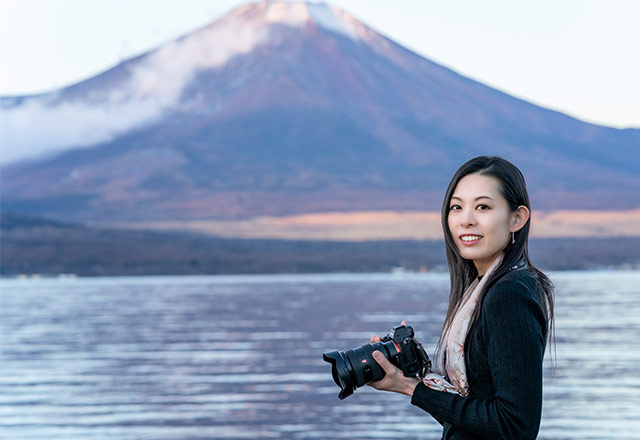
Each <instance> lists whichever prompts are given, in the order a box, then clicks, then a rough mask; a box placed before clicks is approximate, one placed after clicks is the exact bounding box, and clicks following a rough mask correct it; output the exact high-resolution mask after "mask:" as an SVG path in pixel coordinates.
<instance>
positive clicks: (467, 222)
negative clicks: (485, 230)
mask: <svg viewBox="0 0 640 440" xmlns="http://www.w3.org/2000/svg"><path fill="white" fill-rule="evenodd" d="M460 222H461V224H462V226H465V227H469V226H473V225H475V223H476V219H475V217H474V215H473V211H472V210H470V209H465V210H464V211H462V216H461V218H460Z"/></svg>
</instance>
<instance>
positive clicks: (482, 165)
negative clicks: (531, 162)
mask: <svg viewBox="0 0 640 440" xmlns="http://www.w3.org/2000/svg"><path fill="white" fill-rule="evenodd" d="M530 210H531V206H530V203H529V195H528V193H527V185H526V183H525V180H524V176H523V175H522V173H521V172H520V170H519V169H518V168H517V167H516V166H515V165H513V164H512V163H511V162H509V161H507V160H505V159H503V158H501V157H496V156H480V157H476V158H473V159H471V160H469V161H468V162H466V163H465V164H463V165H462V166H461V167H460V168H459V169H458V171H456V173H455V174H454V175H453V177H452V178H451V182H450V183H449V187H448V188H447V192H446V194H445V197H444V201H443V204H442V229H443V231H444V238H445V247H446V251H447V261H448V264H449V275H450V277H451V293H450V296H449V308H448V310H447V317H446V319H445V329H446V328H447V326H449V325H450V323H451V320H452V319H453V316H454V314H455V312H456V310H457V308H458V305H459V304H460V300H461V299H462V297H463V295H464V291H465V290H466V288H467V287H468V286H469V285H470V284H471V282H472V281H473V280H474V279H475V278H476V277H477V276H478V275H484V271H486V269H487V268H488V266H489V265H490V264H491V262H492V261H493V260H494V259H495V258H496V257H497V256H498V255H499V254H500V253H502V254H503V259H502V262H501V263H500V265H499V266H498V267H496V268H495V269H494V271H493V272H492V273H491V275H489V278H488V279H487V281H486V284H485V288H484V292H482V293H481V295H480V298H483V297H484V295H485V293H486V290H488V289H489V288H490V287H491V286H492V285H493V284H495V282H497V280H499V279H500V278H501V277H502V276H504V275H505V274H506V273H508V272H509V271H510V270H511V268H513V267H514V266H521V265H523V263H524V264H526V265H527V266H528V268H529V270H530V271H532V272H533V273H534V274H535V276H536V278H537V279H538V282H539V285H540V300H541V303H542V304H543V305H544V309H545V311H546V315H547V319H548V322H549V324H550V325H552V323H553V303H554V298H553V284H552V283H551V281H550V280H549V278H547V276H546V275H545V274H544V273H542V272H541V271H540V270H538V269H537V268H536V267H535V266H534V265H533V264H532V263H531V260H530V259H529V252H528V241H529V230H530V227H531V217H530ZM512 233H513V235H512ZM512 239H513V242H512ZM480 310H481V307H477V308H476V310H475V311H474V316H473V317H472V321H475V320H476V319H477V317H478V315H479V313H480Z"/></svg>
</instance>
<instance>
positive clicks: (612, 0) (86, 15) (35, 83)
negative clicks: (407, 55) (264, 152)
mask: <svg viewBox="0 0 640 440" xmlns="http://www.w3.org/2000/svg"><path fill="white" fill-rule="evenodd" d="M241 3H242V2H240V1H237V0H182V1H179V2H178V1H176V0H0V96H7V95H22V94H32V93H40V92H45V91H50V90H54V89H57V88H60V87H64V86H68V85H71V84H74V83H76V82H78V81H81V80H83V79H87V78H89V77H91V76H94V75H96V74H98V73H100V72H102V71H104V70H106V69H108V68H110V67H113V66H114V65H115V64H117V63H118V62H120V61H122V60H124V59H127V58H130V57H132V56H135V55H137V54H140V53H142V52H144V51H147V50H150V49H152V48H154V47H158V46H160V45H162V44H164V43H166V42H168V41H171V40H172V39H174V38H176V37H178V36H181V35H183V34H186V33H189V32H191V31H193V30H195V29H197V28H198V27H201V26H204V25H206V24H208V23H210V22H212V21H214V20H215V19H217V18H219V17H221V16H222V15H224V14H225V13H226V12H228V11H229V10H231V9H233V8H234V7H236V6H238V5H240V4H241ZM330 3H332V4H333V5H335V6H338V7H340V8H341V9H344V10H345V11H347V12H349V13H350V14H352V15H353V16H355V17H356V18H358V19H360V20H362V21H364V22H365V23H366V24H367V25H369V26H370V27H372V28H373V29H375V30H376V31H378V32H380V33H382V34H383V35H385V36H387V37H389V38H391V39H392V40H395V41H396V42H398V43H400V44H402V45H404V46H406V47H408V48H409V49H411V50H413V51H415V52H417V53H419V54H420V55H422V56H425V57H427V58H429V59H431V60H433V61H435V62H438V63H440V64H443V65H445V66H447V67H449V68H451V69H453V70H455V71H457V72H458V73H460V74H463V75H465V76H468V77H470V78H473V79H475V80H477V81H480V82H483V83H485V84H487V85H490V86H492V87H495V88H497V89H500V90H502V91H505V92H507V93H510V94H512V95H514V96H517V97H519V98H522V99H525V100H527V101H530V102H533V103H535V104H538V105H541V106H544V107H548V108H551V109H554V110H558V111H561V112H564V113H567V114H569V115H571V116H574V117H577V118H579V119H582V120H585V121H588V122H593V123H597V124H602V125H609V126H614V127H639V128H640V81H639V80H638V78H640V26H639V25H638V22H640V2H639V1H635V0H598V1H595V0H553V1H552V0H539V1H536V2H531V1H524V0H482V1H478V0H450V1H447V2H445V1H441V0H438V1H436V0H422V1H418V0H393V1H392V0H335V1H332V2H330Z"/></svg>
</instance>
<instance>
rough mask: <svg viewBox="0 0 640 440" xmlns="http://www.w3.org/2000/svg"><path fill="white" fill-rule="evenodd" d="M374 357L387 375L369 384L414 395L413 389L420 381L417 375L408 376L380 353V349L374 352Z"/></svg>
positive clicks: (378, 388)
mask: <svg viewBox="0 0 640 440" xmlns="http://www.w3.org/2000/svg"><path fill="white" fill-rule="evenodd" d="M373 359H375V361H376V362H377V363H378V364H379V365H380V366H381V367H382V369H383V370H384V372H385V373H386V374H385V376H384V377H383V378H382V379H380V380H379V381H377V382H371V383H370V384H369V385H370V386H372V387H373V388H375V389H376V390H379V391H393V392H394V393H400V394H406V395H407V396H410V397H411V396H413V391H414V390H415V389H416V386H417V385H418V384H419V383H420V380H419V379H418V378H416V377H407V376H405V375H404V374H403V373H402V370H401V369H400V368H398V367H396V366H395V365H393V364H392V363H391V362H389V361H388V360H387V358H386V357H385V356H384V355H383V354H382V353H380V352H379V351H378V350H376V351H374V352H373Z"/></svg>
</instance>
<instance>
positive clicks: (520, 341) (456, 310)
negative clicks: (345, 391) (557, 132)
mask: <svg viewBox="0 0 640 440" xmlns="http://www.w3.org/2000/svg"><path fill="white" fill-rule="evenodd" d="M530 225H531V222H530V205H529V196H528V194H527V189H526V185H525V181H524V177H523V176H522V173H521V172H520V170H518V168H517V167H515V166H514V165H513V164H511V163H510V162H508V161H506V160H504V159H502V158H499V157H486V156H482V157H476V158H474V159H471V160H470V161H468V162H467V163H465V164H464V165H462V166H461V167H460V169H458V171H457V172H456V173H455V175H454V176H453V178H452V180H451V182H450V183H449V187H448V188H447V192H446V195H445V198H444V203H443V205H442V227H443V230H444V235H445V245H446V250H447V260H448V264H449V272H450V276H451V292H450V297H449V308H448V310H447V315H446V318H445V323H444V327H443V331H442V335H441V337H440V341H439V344H438V347H437V350H436V356H435V361H434V368H433V370H432V372H431V373H430V374H428V375H427V376H426V377H425V378H424V380H422V381H420V380H419V379H417V378H410V377H405V376H404V375H403V374H402V370H399V369H398V368H396V367H395V366H394V365H392V364H391V363H390V362H389V361H387V359H386V358H385V357H384V356H383V355H382V353H380V352H375V353H374V358H375V360H376V361H377V362H378V363H379V364H380V365H381V366H382V368H383V369H384V370H385V372H386V375H385V377H384V378H383V379H381V380H380V381H378V382H374V383H372V384H371V385H372V386H373V387H374V388H376V389H378V390H386V391H394V392H397V393H403V394H407V395H409V396H411V403H412V404H414V405H416V406H418V407H420V408H422V409H423V410H425V411H427V412H429V413H430V414H431V415H432V416H433V417H434V418H435V419H436V420H437V421H438V422H440V423H441V424H442V425H443V439H445V440H446V439H492V440H495V439H535V438H536V436H537V434H538V430H539V427H540V416H541V411H542V360H543V356H544V351H545V346H546V340H547V336H548V334H549V329H551V328H552V325H553V286H552V284H551V282H550V281H549V279H548V278H547V277H546V276H545V275H544V274H543V273H542V272H540V271H539V270H538V269H536V268H535V267H534V266H533V264H531V261H530V260H529V255H528V250H527V242H528V236H529V228H530ZM371 339H372V342H376V341H378V340H379V337H378V336H374V337H372V338H371Z"/></svg>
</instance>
